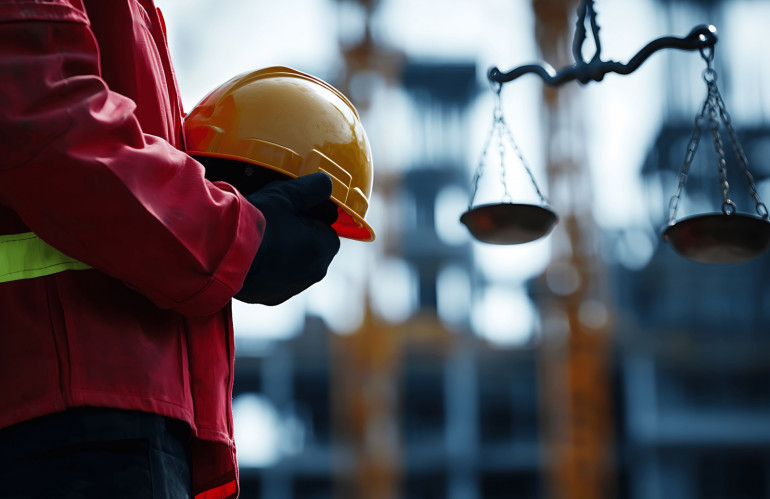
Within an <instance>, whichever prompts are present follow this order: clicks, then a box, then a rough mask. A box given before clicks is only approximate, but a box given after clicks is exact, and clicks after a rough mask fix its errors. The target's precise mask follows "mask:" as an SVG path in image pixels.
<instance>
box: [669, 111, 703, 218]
mask: <svg viewBox="0 0 770 499" xmlns="http://www.w3.org/2000/svg"><path fill="white" fill-rule="evenodd" d="M708 104H709V101H708V99H706V101H705V102H704V103H703V107H702V108H701V110H700V113H698V114H697V115H696V116H695V127H694V128H693V131H692V135H691V136H690V141H689V142H688V143H687V152H686V153H685V155H684V161H683V162H682V169H681V170H680V172H679V182H678V184H677V187H676V192H675V193H674V195H673V196H671V200H670V201H669V203H668V207H669V217H668V224H669V225H673V224H674V221H675V220H676V212H677V210H678V209H679V200H680V199H681V197H682V190H683V189H684V184H686V183H687V175H688V173H689V171H690V165H691V164H692V160H693V158H695V152H696V151H697V150H698V144H700V137H701V134H702V133H703V132H702V125H703V121H704V120H705V119H706V111H707V109H708Z"/></svg>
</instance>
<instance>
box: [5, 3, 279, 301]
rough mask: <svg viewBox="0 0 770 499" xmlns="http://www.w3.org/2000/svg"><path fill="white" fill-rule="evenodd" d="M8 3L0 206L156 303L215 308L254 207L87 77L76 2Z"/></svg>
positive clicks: (255, 241)
mask: <svg viewBox="0 0 770 499" xmlns="http://www.w3.org/2000/svg"><path fill="white" fill-rule="evenodd" d="M27 3H29V2H27ZM13 4H14V2H7V3H4V5H3V6H0V74H2V75H3V77H2V78H0V130H2V132H3V133H2V134H0V154H2V156H1V157H2V161H0V204H3V205H5V206H6V207H8V208H10V209H12V210H13V211H15V212H16V213H17V214H18V215H19V217H20V218H21V219H22V220H23V222H24V223H25V224H26V225H27V226H28V227H29V229H30V230H31V231H33V232H35V233H36V234H37V235H38V236H39V237H40V238H42V239H43V240H45V241H46V242H48V243H49V244H50V245H51V246H53V247H55V248H57V249H58V250H59V251H61V252H63V253H65V254H67V255H69V256H71V257H74V258H76V259H78V260H80V261H82V262H84V263H86V264H88V265H90V266H92V267H94V268H96V269H98V270H100V271H102V272H104V273H106V274H109V275H111V276H113V277H115V278H117V279H120V280H121V281H123V282H124V283H125V284H126V285H128V286H129V287H131V288H133V289H135V290H137V291H139V292H140V293H142V294H143V295H145V296H146V297H148V298H149V299H150V300H152V301H153V302H154V303H155V304H156V305H157V306H159V307H161V308H167V309H174V310H176V311H178V312H180V313H182V314H185V315H206V314H210V313H213V312H215V311H217V310H219V309H221V308H222V307H223V306H224V305H226V304H227V302H228V301H229V300H230V299H231V298H232V296H233V295H234V294H235V293H237V292H238V290H240V288H241V285H242V284H243V280H244V278H245V275H246V272H247V271H248V269H249V265H250V263H251V261H252V259H253V257H254V254H255V253H256V250H257V248H258V246H259V243H260V240H261V236H262V233H263V230H264V218H263V217H262V215H261V213H260V212H259V211H257V210H256V208H254V207H253V206H252V205H251V204H250V203H248V202H247V201H246V200H245V199H244V198H243V197H242V196H241V195H240V194H239V193H238V192H237V191H236V190H235V189H234V188H232V187H231V186H230V185H229V184H225V183H211V182H208V181H207V180H205V179H204V176H203V173H204V172H203V167H202V166H201V165H200V164H199V163H197V162H196V161H195V160H194V159H192V158H191V157H189V156H188V155H187V154H185V153H183V152H181V151H179V150H177V149H176V148H174V147H173V146H172V145H171V144H169V143H168V142H167V141H166V140H163V139H161V138H158V137H156V136H153V135H149V134H147V133H144V132H143V130H142V128H141V126H140V124H139V122H138V120H137V117H136V115H135V107H136V105H135V103H134V102H133V101H132V100H130V99H128V98H126V97H124V96H122V95H120V94H118V93H116V92H114V91H111V90H110V89H109V88H108V87H107V85H106V84H105V82H104V80H103V79H102V78H101V77H100V76H99V74H100V73H99V51H98V47H97V45H96V42H95V39H94V36H93V34H92V33H91V31H90V29H89V27H88V23H87V19H86V17H85V12H84V11H83V10H82V5H81V8H80V9H79V8H78V4H79V2H78V1H77V0H72V1H71V2H69V1H67V0H54V1H49V2H35V4H36V5H44V6H45V7H44V8H41V9H40V10H39V11H38V12H37V14H36V15H30V14H29V11H28V10H24V9H17V10H16V11H14V12H13V14H14V15H15V18H14V19H10V17H13V16H11V12H10V10H9V9H11V8H10V7H8V5H13ZM22 10H23V12H22ZM24 16H27V17H26V18H23V17H24Z"/></svg>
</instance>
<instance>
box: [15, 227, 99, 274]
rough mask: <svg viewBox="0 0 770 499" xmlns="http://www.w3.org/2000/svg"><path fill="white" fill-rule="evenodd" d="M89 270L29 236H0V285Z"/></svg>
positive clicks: (28, 233)
mask: <svg viewBox="0 0 770 499" xmlns="http://www.w3.org/2000/svg"><path fill="white" fill-rule="evenodd" d="M90 268H91V267H89V266H88V265H86V264H85V263H82V262H79V261H77V260H75V259H74V258H71V257H69V256H67V255H65V254H64V253H62V252H61V251H59V250H57V249H55V248H53V247H52V246H51V245H49V244H48V243H46V242H45V241H43V240H42V239H40V238H39V237H37V236H36V235H35V234H34V233H33V232H25V233H24V234H10V235H6V236H0V282H9V281H19V280H21V279H32V278H34V277H41V276H45V275H51V274H55V273H57V272H63V271H65V270H84V269H90Z"/></svg>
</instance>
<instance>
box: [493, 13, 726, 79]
mask: <svg viewBox="0 0 770 499" xmlns="http://www.w3.org/2000/svg"><path fill="white" fill-rule="evenodd" d="M593 3H594V2H593V0H587V1H583V2H582V3H581V4H580V6H579V7H578V22H577V29H576V30H575V38H574V40H573V43H572V53H573V55H574V56H575V64H573V65H571V66H567V67H565V68H562V69H561V70H559V71H558V72H557V71H555V70H554V69H553V68H552V67H551V66H550V65H548V64H546V63H541V64H526V65H523V66H519V67H517V68H514V69H512V70H511V71H508V72H505V73H504V72H502V71H500V70H499V69H498V68H497V67H493V68H491V69H490V70H489V72H488V73H487V78H488V79H489V81H490V82H492V83H497V84H500V85H502V84H503V83H507V82H510V81H513V80H515V79H516V78H518V77H520V76H523V75H525V74H529V73H534V74H536V75H538V76H540V78H542V79H543V81H544V82H545V83H547V84H548V85H553V86H559V85H562V84H564V83H567V82H570V81H573V80H577V81H579V82H580V83H583V84H585V83H588V82H591V81H601V80H602V79H603V78H604V75H606V74H607V73H618V74H621V75H627V74H630V73H633V72H634V71H636V69H637V68H638V67H639V66H641V65H642V63H643V62H644V61H646V60H647V58H648V57H650V56H651V55H652V54H654V53H655V52H657V51H659V50H661V49H679V50H703V49H705V48H709V47H710V48H713V46H714V45H715V44H716V42H717V36H716V28H715V27H714V26H711V25H708V26H707V25H699V26H696V27H694V28H693V29H692V31H690V33H689V34H688V35H687V36H685V37H683V38H679V37H676V36H664V37H661V38H658V39H656V40H653V41H651V42H650V43H648V44H647V45H645V46H644V47H643V48H642V49H641V50H639V52H637V53H636V55H634V56H633V57H632V58H631V59H630V60H629V61H628V62H627V63H625V64H623V63H620V62H617V61H603V60H602V59H601V42H600V40H599V24H598V23H597V21H596V11H595V10H594V6H593ZM586 15H588V16H589V20H590V23H591V33H592V35H593V39H594V44H595V47H596V52H595V54H594V56H593V57H592V58H591V60H590V61H586V60H585V59H583V56H582V48H583V42H584V41H585V39H586V29H585V21H586Z"/></svg>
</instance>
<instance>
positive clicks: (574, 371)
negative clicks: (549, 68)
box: [532, 0, 616, 499]
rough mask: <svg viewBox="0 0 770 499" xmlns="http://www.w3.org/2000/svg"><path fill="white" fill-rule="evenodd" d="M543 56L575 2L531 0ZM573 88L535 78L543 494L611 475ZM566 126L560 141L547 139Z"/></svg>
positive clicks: (608, 401) (599, 494)
mask: <svg viewBox="0 0 770 499" xmlns="http://www.w3.org/2000/svg"><path fill="white" fill-rule="evenodd" d="M532 7H533V10H534V13H535V17H536V38H537V42H538V45H539V47H540V50H541V55H542V57H543V59H544V60H546V61H548V62H549V63H550V64H552V65H553V66H554V67H564V66H566V65H568V64H569V61H568V60H567V59H568V56H569V55H570V54H571V52H570V44H569V42H570V40H571V37H572V32H573V31H572V30H573V23H572V19H574V15H575V12H576V8H577V3H576V2H575V1H574V0H553V1H551V0H549V1H548V2H546V1H542V0H533V2H532ZM574 90H575V88H574V87H572V88H570V87H567V88H562V89H560V90H555V89H554V88H552V87H548V86H544V90H543V101H544V106H545V112H544V120H545V123H546V124H545V127H546V133H545V137H546V139H545V142H546V143H545V148H546V161H547V167H546V168H547V174H548V179H549V183H550V192H552V193H558V194H559V195H560V196H561V197H560V198H557V199H553V200H552V201H553V203H554V205H555V208H556V211H557V212H558V213H559V216H560V218H561V222H560V224H559V225H558V226H557V227H556V229H555V230H554V232H553V236H552V242H553V257H552V261H551V262H550V264H549V266H548V267H547V269H546V271H545V272H544V273H543V275H542V276H540V278H539V289H540V290H541V293H540V296H539V297H538V300H537V301H538V306H539V308H540V311H541V314H542V318H543V321H542V323H543V337H542V344H541V347H540V360H539V364H540V368H539V371H540V383H541V390H540V393H541V423H542V424H541V432H542V439H543V442H544V448H545V453H544V455H545V456H546V460H545V463H544V466H545V469H544V473H545V478H546V480H545V481H546V489H547V490H548V496H549V497H550V498H552V499H598V498H602V499H606V498H612V497H614V496H615V495H616V492H615V483H614V473H613V441H614V428H613V420H614V418H613V408H612V387H611V369H610V365H609V363H610V354H611V329H610V326H611V324H610V313H609V309H610V307H609V304H608V300H607V296H606V287H605V277H604V275H603V265H602V262H601V258H600V256H599V255H597V254H596V251H595V248H596V242H597V236H598V228H597V226H596V224H595V221H594V219H593V216H592V212H591V209H592V206H591V200H592V194H591V184H590V178H589V171H588V164H587V161H586V158H585V157H584V149H585V148H584V145H583V144H584V142H583V143H581V133H580V131H581V128H582V123H581V113H580V110H579V100H578V96H577V93H576V92H575V91H574ZM565 131H566V132H567V134H568V136H569V138H570V141H564V140H560V141H557V140H555V138H556V137H559V136H561V137H564V133H565Z"/></svg>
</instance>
